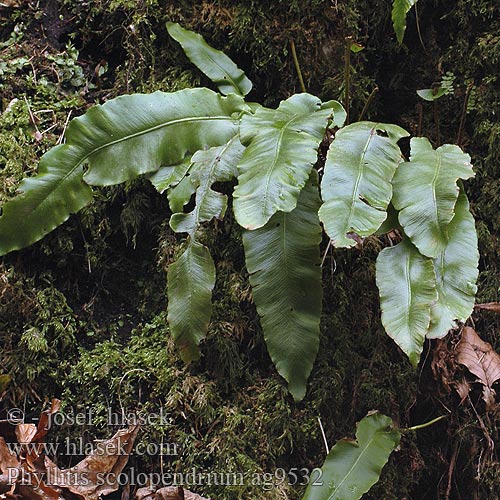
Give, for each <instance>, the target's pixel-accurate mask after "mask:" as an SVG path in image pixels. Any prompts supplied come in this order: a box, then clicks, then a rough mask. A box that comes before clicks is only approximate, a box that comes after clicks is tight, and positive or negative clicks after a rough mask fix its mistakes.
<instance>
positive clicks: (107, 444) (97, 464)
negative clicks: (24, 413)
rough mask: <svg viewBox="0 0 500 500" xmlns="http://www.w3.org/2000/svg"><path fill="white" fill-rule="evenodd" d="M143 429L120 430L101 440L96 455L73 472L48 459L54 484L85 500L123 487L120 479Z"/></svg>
mask: <svg viewBox="0 0 500 500" xmlns="http://www.w3.org/2000/svg"><path fill="white" fill-rule="evenodd" d="M138 432H139V426H137V425H133V426H130V427H129V428H128V429H121V430H119V431H118V432H117V433H116V434H115V435H114V436H113V437H112V438H110V439H107V440H105V441H100V442H98V443H97V444H96V447H95V449H94V450H93V452H92V453H91V454H90V455H88V456H87V457H86V458H84V459H83V460H82V461H81V462H79V463H78V464H76V465H75V466H74V467H71V468H70V469H64V470H61V469H59V467H57V465H56V464H55V463H54V462H52V460H50V459H49V458H48V457H45V467H46V469H47V474H48V477H50V482H51V484H54V485H57V486H59V487H61V488H65V489H67V490H69V491H71V493H73V494H75V495H77V496H78V497H79V498H82V499H84V500H96V499H98V498H100V497H101V496H104V495H109V494H110V493H113V492H114V491H116V490H117V489H118V488H119V486H120V485H119V484H118V476H119V475H120V473H121V472H122V470H123V468H124V467H125V465H126V464H127V462H128V458H129V455H130V453H131V451H132V447H133V445H134V441H135V438H136V437H137V433H138Z"/></svg>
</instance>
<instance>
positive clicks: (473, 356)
mask: <svg viewBox="0 0 500 500" xmlns="http://www.w3.org/2000/svg"><path fill="white" fill-rule="evenodd" d="M456 352H457V362H458V363H460V364H461V365H464V366H465V367H466V368H467V369H468V370H469V371H470V372H471V373H472V374H473V375H475V376H476V377H477V381H478V382H480V383H481V384H482V385H483V399H484V401H485V403H486V408H487V409H489V408H492V407H493V405H494V404H495V395H496V392H495V390H494V389H493V384H494V383H495V382H496V381H498V380H500V355H499V354H497V353H496V352H495V351H494V350H493V347H492V346H491V344H489V343H488V342H485V341H484V340H482V339H481V338H480V337H479V335H478V334H477V333H476V331H475V330H474V328H471V327H469V326H466V327H464V329H463V330H462V339H461V340H460V342H459V343H458V345H457V351H456Z"/></svg>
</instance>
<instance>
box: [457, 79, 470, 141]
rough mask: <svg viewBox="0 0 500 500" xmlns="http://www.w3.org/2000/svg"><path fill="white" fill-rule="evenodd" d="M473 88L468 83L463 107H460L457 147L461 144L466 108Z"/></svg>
mask: <svg viewBox="0 0 500 500" xmlns="http://www.w3.org/2000/svg"><path fill="white" fill-rule="evenodd" d="M473 87H474V84H473V83H469V86H468V87H467V91H466V92H465V98H464V105H463V107H462V116H461V117H460V126H459V127H458V134H457V144H458V146H460V145H461V143H462V135H463V133H464V125H465V117H466V115H467V107H468V106H469V98H470V94H471V92H472V88H473Z"/></svg>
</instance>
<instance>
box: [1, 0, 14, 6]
mask: <svg viewBox="0 0 500 500" xmlns="http://www.w3.org/2000/svg"><path fill="white" fill-rule="evenodd" d="M2 7H3V8H10V7H19V2H18V1H17V0H2V1H1V2H0V8H2Z"/></svg>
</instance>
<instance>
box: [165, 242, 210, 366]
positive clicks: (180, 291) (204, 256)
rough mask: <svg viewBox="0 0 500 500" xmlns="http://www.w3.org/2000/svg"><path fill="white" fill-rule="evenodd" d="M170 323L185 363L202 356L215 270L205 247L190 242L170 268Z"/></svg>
mask: <svg viewBox="0 0 500 500" xmlns="http://www.w3.org/2000/svg"><path fill="white" fill-rule="evenodd" d="M167 282H168V315H167V319H168V323H169V325H170V330H171V332H172V336H173V338H174V340H175V343H176V345H177V346H178V347H179V349H180V353H181V357H182V359H183V360H184V361H185V362H190V361H193V360H196V359H198V358H199V356H200V351H199V347H198V345H199V343H200V340H201V339H203V338H204V337H205V335H206V332H207V329H208V325H209V323H210V316H211V313H212V290H213V288H214V286H215V266H214V262H213V260H212V257H211V255H210V252H209V251H208V248H207V247H205V246H204V245H202V244H200V243H198V242H197V241H194V240H192V239H190V240H189V243H188V246H187V248H186V250H185V251H184V253H183V254H182V255H181V256H180V257H179V258H178V259H177V261H176V262H174V263H173V264H170V266H169V268H168V272H167Z"/></svg>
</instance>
